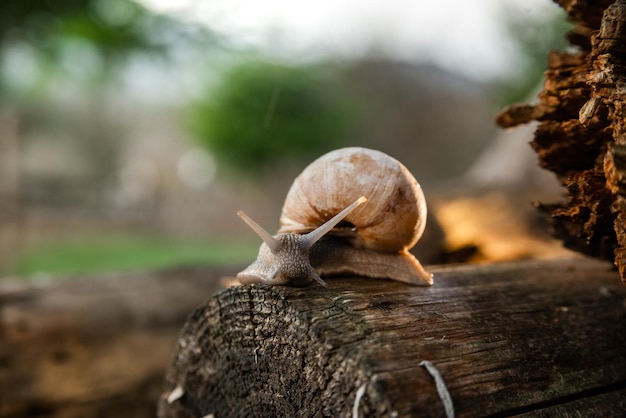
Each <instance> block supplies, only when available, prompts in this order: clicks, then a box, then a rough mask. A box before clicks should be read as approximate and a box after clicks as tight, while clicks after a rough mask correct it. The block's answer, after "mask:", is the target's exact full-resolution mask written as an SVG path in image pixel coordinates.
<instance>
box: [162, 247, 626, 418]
mask: <svg viewBox="0 0 626 418" xmlns="http://www.w3.org/2000/svg"><path fill="white" fill-rule="evenodd" d="M434 271H435V274H436V276H435V285H434V286H432V287H425V288H424V287H422V288H418V287H411V286H406V285H403V284H401V283H396V282H391V281H384V280H370V279H361V278H336V279H330V280H329V284H330V288H329V289H323V288H321V287H319V286H312V287H307V288H288V287H269V286H264V285H254V286H241V287H234V288H231V289H228V290H226V291H223V292H221V293H219V294H217V295H216V296H215V297H213V298H211V299H210V300H209V301H208V302H207V304H206V305H205V306H203V307H200V308H198V309H197V310H196V311H195V312H194V313H193V314H192V315H191V316H190V318H189V320H188V321H187V323H186V325H185V327H184V329H183V331H182V334H181V338H180V340H179V343H178V349H177V354H176V356H175V358H174V361H173V363H172V365H171V366H170V368H169V370H168V372H167V377H166V383H165V388H166V393H165V394H164V395H163V397H162V398H161V400H160V404H159V416H160V417H161V418H165V417H191V416H206V415H209V414H214V415H215V416H216V417H219V416H234V417H244V416H259V417H260V416H293V417H296V416H301V417H305V416H306V417H314V416H352V415H351V414H352V409H353V406H354V402H355V397H356V393H357V390H358V389H359V387H361V386H362V385H365V394H364V396H363V398H362V399H361V400H360V402H359V405H358V410H359V411H360V414H362V415H361V416H401V417H402V416H443V414H444V412H443V411H444V409H443V405H442V402H441V400H440V398H439V395H438V393H437V391H436V389H435V384H434V380H433V378H432V377H431V376H430V375H429V374H428V373H427V372H426V370H425V369H424V368H423V367H420V365H419V364H420V362H421V361H423V360H428V361H430V362H431V363H432V364H433V365H434V366H435V367H436V368H437V369H438V370H439V371H440V373H441V375H442V377H443V378H444V380H445V382H446V384H447V386H448V388H449V390H450V393H451V396H452V399H453V403H454V406H455V408H456V411H457V414H458V416H466V417H473V416H510V415H513V414H524V413H531V412H532V411H535V410H544V411H546V414H550V411H553V412H554V414H553V415H551V416H559V415H562V416H565V415H566V412H567V411H572V410H573V409H574V408H576V409H581V410H587V411H590V412H593V414H590V415H589V416H602V414H605V416H608V415H607V414H609V413H610V412H611V411H615V410H619V409H615V408H622V409H623V407H624V400H623V399H624V397H623V396H621V395H622V394H623V393H624V391H625V390H626V351H625V350H624V347H626V305H625V303H626V288H625V287H623V286H622V285H621V284H620V283H619V282H616V281H615V280H614V274H615V273H614V271H613V270H612V269H611V266H610V265H609V264H607V263H602V262H598V261H593V260H591V259H583V258H580V259H569V260H559V261H550V262H546V261H542V262H518V263H508V264H493V265H484V266H452V267H445V268H443V267H442V268H438V269H434ZM176 387H180V389H182V393H183V395H182V397H180V398H179V399H177V400H173V399H170V401H171V402H168V401H167V396H168V394H169V393H170V392H171V391H172V390H174V389H175V388H176ZM564 411H565V412H564ZM546 416H547V415H546Z"/></svg>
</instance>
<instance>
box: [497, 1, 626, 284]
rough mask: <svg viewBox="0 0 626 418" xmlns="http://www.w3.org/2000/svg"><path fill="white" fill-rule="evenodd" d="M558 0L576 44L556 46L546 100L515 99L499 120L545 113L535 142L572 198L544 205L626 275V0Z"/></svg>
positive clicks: (575, 243) (568, 234)
mask: <svg viewBox="0 0 626 418" xmlns="http://www.w3.org/2000/svg"><path fill="white" fill-rule="evenodd" d="M557 3H559V4H560V5H561V7H563V8H564V9H565V10H566V12H567V13H568V15H569V18H570V19H571V20H572V21H573V22H574V23H575V24H576V26H575V28H574V30H572V31H571V32H570V33H569V34H568V39H569V41H570V43H571V44H572V45H573V46H575V47H576V48H577V49H576V51H575V52H562V51H552V52H550V54H549V59H548V70H547V71H546V72H545V78H546V80H545V84H544V89H543V91H542V92H541V93H540V95H539V103H538V104H537V105H534V106H530V105H515V106H512V107H509V108H507V109H505V110H504V111H503V112H502V113H501V114H500V115H499V116H498V118H497V122H498V123H499V124H500V125H501V126H503V127H511V126H515V125H518V124H522V123H526V122H529V121H531V120H538V121H540V124H539V126H538V128H537V131H536V133H535V138H534V140H533V142H532V146H533V148H534V149H535V151H536V152H537V154H538V156H539V162H540V165H541V166H542V167H544V168H547V169H549V170H551V171H553V172H554V173H555V174H556V175H557V177H558V178H559V180H560V181H561V183H562V184H563V185H564V186H565V187H566V189H567V192H568V201H567V203H565V204H538V206H539V208H540V209H541V210H542V211H544V212H546V213H548V214H549V215H550V216H551V217H552V220H553V226H554V233H555V235H556V236H557V237H558V238H560V239H562V240H563V241H564V243H565V245H566V246H567V247H569V248H572V249H574V250H577V251H580V252H583V253H585V254H588V255H592V256H594V257H598V258H603V259H607V260H612V261H614V262H615V264H616V265H617V267H618V269H619V272H620V275H621V278H622V281H624V282H626V1H625V0H617V1H607V0H595V1H581V0H558V1H557Z"/></svg>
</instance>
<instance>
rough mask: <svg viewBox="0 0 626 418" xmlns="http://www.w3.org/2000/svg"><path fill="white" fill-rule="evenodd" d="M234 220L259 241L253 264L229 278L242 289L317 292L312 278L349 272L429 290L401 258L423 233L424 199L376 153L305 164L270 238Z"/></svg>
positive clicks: (409, 259)
mask: <svg viewBox="0 0 626 418" xmlns="http://www.w3.org/2000/svg"><path fill="white" fill-rule="evenodd" d="M240 216H242V218H243V219H244V220H245V221H246V222H247V223H248V224H249V225H250V226H251V227H252V228H253V229H254V230H255V231H256V232H257V233H258V234H259V235H260V236H261V238H263V240H264V244H262V245H261V248H260V250H259V257H258V258H257V260H256V261H255V262H254V263H253V264H252V265H250V266H249V267H248V268H247V269H246V270H244V271H242V272H241V273H239V275H238V276H237V277H238V279H239V281H240V282H242V283H269V284H292V285H301V284H305V283H308V282H310V281H312V280H316V281H318V282H319V283H321V284H323V285H325V282H324V281H323V280H322V279H321V278H320V276H330V275H337V274H346V273H349V274H356V275H360V276H366V277H377V278H388V279H392V280H398V281H402V282H406V283H411V284H416V285H430V284H432V274H430V273H428V272H426V271H425V270H424V268H423V267H422V266H421V264H420V263H419V261H418V260H417V259H416V258H415V257H414V256H413V255H412V254H410V253H409V252H408V250H409V249H411V248H412V247H413V246H414V245H415V243H416V242H417V241H418V240H419V238H420V237H421V235H422V233H423V232H424V228H425V226H426V217H427V210H426V201H425V198H424V193H423V192H422V189H421V187H420V185H419V183H418V182H417V180H415V178H414V177H413V175H412V174H411V173H410V172H409V171H408V170H407V168H406V167H405V166H404V165H402V164H401V163H400V162H399V161H397V160H396V159H394V158H392V157H390V156H389V155H387V154H385V153H383V152H380V151H375V150H371V149H366V148H359V147H350V148H342V149H338V150H335V151H332V152H329V153H328V154H325V155H323V156H321V157H320V158H318V159H317V160H315V161H314V162H312V163H311V164H310V165H309V166H308V167H306V168H305V169H304V171H303V172H302V173H301V174H300V175H299V176H298V177H297V178H296V179H295V180H294V182H293V184H292V186H291V188H290V190H289V192H288V193H287V197H286V199H285V203H284V205H283V209H282V213H281V217H280V225H281V226H280V229H279V231H278V234H277V235H275V236H273V237H272V236H271V235H270V234H269V233H267V232H265V231H263V230H262V228H261V227H260V226H258V225H256V224H254V221H252V220H251V219H250V218H247V216H245V215H244V214H242V213H240ZM307 237H308V238H307ZM302 241H304V243H302ZM311 241H313V242H311ZM287 248H291V250H290V251H288V252H289V254H287V253H286V249H287ZM296 253H298V254H296ZM300 253H301V254H300ZM295 266H297V267H295Z"/></svg>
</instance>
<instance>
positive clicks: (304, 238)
mask: <svg viewBox="0 0 626 418" xmlns="http://www.w3.org/2000/svg"><path fill="white" fill-rule="evenodd" d="M365 201H367V199H366V198H365V197H363V196H361V197H360V198H358V199H357V200H356V201H354V202H353V203H352V204H351V205H349V206H348V207H347V208H345V209H344V210H342V211H341V212H339V213H338V214H337V215H335V216H334V217H332V218H331V219H330V220H328V221H327V222H325V223H324V224H323V225H321V226H319V227H318V228H317V229H315V230H313V231H311V232H309V233H308V234H303V235H301V234H296V233H284V234H277V235H274V236H272V235H271V234H270V233H268V232H267V231H266V230H265V229H263V228H262V227H261V226H260V225H259V224H257V223H256V222H254V221H253V220H252V219H251V218H250V217H248V215H246V214H245V213H243V212H242V211H239V212H238V213H237V215H239V217H240V218H241V219H243V221H244V222H245V223H247V224H248V226H250V228H252V230H253V231H254V232H256V233H257V235H258V236H259V237H261V239H262V240H263V244H261V247H260V248H259V255H258V257H257V259H256V260H255V261H254V262H253V263H252V264H250V266H248V267H247V268H246V269H245V270H244V271H242V272H241V273H239V274H238V275H237V279H238V280H239V282H241V283H243V284H252V283H266V284H271V285H287V284H289V285H293V286H298V285H300V286H301V285H305V284H308V283H310V282H312V281H316V282H318V283H319V284H321V285H322V286H324V287H327V286H328V285H327V284H326V282H325V281H324V280H322V278H321V277H320V276H319V275H318V274H317V273H316V272H315V270H314V269H313V267H311V263H310V261H309V250H310V249H311V247H312V246H313V244H315V243H316V242H317V241H319V240H320V239H321V238H322V237H323V236H324V235H326V234H327V233H328V232H330V231H331V230H332V229H333V228H334V227H335V226H336V225H337V224H338V223H339V222H341V221H342V220H343V218H345V217H346V216H347V215H348V214H349V213H350V212H352V211H353V210H354V209H356V208H357V207H358V206H359V205H360V204H362V203H363V202H365Z"/></svg>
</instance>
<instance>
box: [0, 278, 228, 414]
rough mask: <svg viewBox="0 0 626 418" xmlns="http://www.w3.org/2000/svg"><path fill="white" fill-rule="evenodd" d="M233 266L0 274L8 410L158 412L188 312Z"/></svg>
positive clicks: (0, 342)
mask: <svg viewBox="0 0 626 418" xmlns="http://www.w3.org/2000/svg"><path fill="white" fill-rule="evenodd" d="M232 271H237V270H233V269H227V270H224V269H215V268H213V269H208V268H180V269H173V270H168V271H161V272H157V273H155V272H150V273H142V274H124V275H108V276H106V277H99V278H83V279H82V280H67V281H61V282H58V281H57V282H51V283H43V284H41V283H40V284H37V283H34V284H33V283H10V282H2V281H0V417H2V418H9V417H11V418H13V417H15V418H17V417H56V418H61V417H63V418H71V417H98V416H100V417H104V416H107V417H109V416H110V417H114V416H116V417H146V418H147V417H154V416H155V413H156V400H157V399H158V397H159V395H160V393H161V386H162V382H163V374H164V373H165V370H166V368H167V365H168V363H169V362H170V361H171V358H172V355H173V353H174V347H175V344H176V339H177V338H178V334H179V331H180V328H181V326H182V324H183V323H184V321H185V318H186V317H187V315H188V314H189V313H190V312H191V311H192V310H193V309H194V308H195V307H197V306H199V305H201V304H202V303H203V302H204V301H205V299H206V298H208V297H209V296H210V295H211V294H213V293H214V292H215V291H216V290H217V289H218V288H220V283H219V278H220V277H221V276H222V275H223V274H224V273H229V272H230V273H232Z"/></svg>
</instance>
